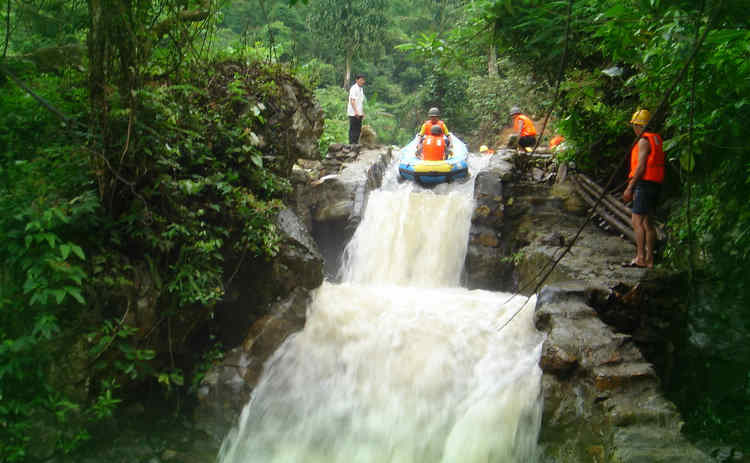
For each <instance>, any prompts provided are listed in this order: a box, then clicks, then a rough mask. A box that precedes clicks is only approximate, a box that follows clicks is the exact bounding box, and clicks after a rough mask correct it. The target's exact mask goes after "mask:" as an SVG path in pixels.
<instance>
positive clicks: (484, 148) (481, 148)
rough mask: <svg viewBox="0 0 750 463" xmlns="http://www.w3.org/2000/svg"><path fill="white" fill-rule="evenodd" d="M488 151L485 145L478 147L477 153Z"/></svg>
mask: <svg viewBox="0 0 750 463" xmlns="http://www.w3.org/2000/svg"><path fill="white" fill-rule="evenodd" d="M489 150H490V149H489V148H487V145H482V146H480V147H479V152H480V153H484V152H485V151H489Z"/></svg>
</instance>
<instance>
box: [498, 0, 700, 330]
mask: <svg viewBox="0 0 750 463" xmlns="http://www.w3.org/2000/svg"><path fill="white" fill-rule="evenodd" d="M571 3H572V1H571ZM568 20H570V17H568ZM712 23H713V18H711V19H710V20H709V21H708V23H706V28H705V30H704V31H703V34H702V35H701V36H700V37H699V38H697V39H696V43H695V45H694V47H693V51H692V53H691V54H690V56H689V57H688V59H687V61H686V62H685V64H684V65H683V67H682V69H681V70H680V72H679V74H678V75H677V77H676V78H675V80H674V82H672V85H671V86H670V87H669V89H668V90H667V91H666V93H665V94H664V96H663V97H662V99H661V102H660V103H659V106H658V107H657V109H656V111H655V112H654V115H653V117H652V118H651V119H650V120H649V121H648V122H647V123H646V124H645V125H644V127H643V130H642V131H641V133H644V132H646V131H647V130H648V128H649V127H650V125H651V123H652V122H653V121H654V120H656V119H657V116H658V115H660V114H661V113H662V112H664V108H665V107H666V103H667V100H668V99H669V97H670V96H671V95H672V92H673V91H674V89H675V88H676V87H677V84H678V83H680V82H681V81H682V79H683V78H684V77H685V74H686V71H687V69H688V68H689V67H690V64H691V63H692V62H693V60H694V59H695V56H696V55H697V54H698V50H700V47H701V45H702V44H703V41H704V40H705V39H706V36H707V35H708V32H709V31H710V30H711V24H712ZM699 27H700V26H699ZM696 35H697V34H696ZM566 40H567V37H566ZM566 46H567V44H566ZM640 138H641V137H640V136H637V137H635V140H633V143H632V144H631V145H630V149H629V150H628V151H627V154H626V155H625V157H623V160H622V162H621V163H620V164H618V165H617V166H616V168H615V169H614V170H613V171H612V174H611V175H610V176H609V180H608V181H607V184H606V185H605V186H604V188H602V192H601V194H600V195H599V197H598V198H597V200H596V203H595V204H594V206H593V207H592V208H591V212H590V213H589V214H588V216H587V217H586V220H585V221H584V222H583V223H582V224H581V226H580V227H578V230H577V231H576V234H575V236H573V239H572V240H571V241H570V243H569V244H568V245H567V246H566V247H565V248H564V249H563V251H562V253H561V254H560V256H559V257H557V258H556V259H553V260H551V261H549V262H547V264H545V265H544V267H542V270H541V271H540V272H539V273H537V275H536V276H535V277H534V279H533V280H536V277H537V276H538V275H539V274H541V273H542V272H543V271H544V269H546V268H547V267H548V266H549V265H550V262H551V267H550V268H549V270H548V271H547V272H546V273H545V274H544V276H543V277H542V279H541V280H540V281H539V282H538V283H537V285H536V286H535V287H534V291H532V293H531V294H536V293H537V292H538V291H539V289H540V288H541V286H542V285H543V284H544V282H545V281H546V280H547V278H548V277H549V276H550V274H552V271H553V270H554V269H555V267H556V266H557V264H558V263H559V262H560V261H561V260H562V259H563V257H565V256H566V255H567V254H568V252H570V249H571V248H572V247H573V245H574V244H575V243H576V241H577V240H578V238H579V237H580V235H581V232H583V229H584V228H585V227H586V225H588V224H589V222H590V221H591V219H592V217H593V216H594V211H595V210H596V208H597V207H599V205H600V204H601V202H602V199H603V198H604V196H605V195H606V194H607V190H608V189H609V187H610V185H611V184H612V182H613V181H614V179H615V176H616V175H617V172H618V171H619V169H620V166H621V165H622V164H625V163H626V162H627V160H628V158H629V156H630V152H631V151H632V149H633V148H634V147H635V145H636V144H637V143H638V141H639V140H640ZM537 144H538V143H537ZM535 149H536V147H535ZM533 280H532V281H533ZM522 289H525V288H522ZM517 295H519V292H518V291H517V292H515V293H514V294H513V295H511V297H510V298H508V301H506V303H507V302H509V301H510V300H512V299H513V298H514V297H516V296H517ZM530 299H531V295H529V296H528V297H527V298H526V301H525V302H524V303H523V304H522V305H521V307H520V308H519V309H518V310H516V312H515V313H513V315H512V316H511V317H510V318H509V319H508V320H507V321H506V322H505V323H503V324H502V325H501V326H500V327H499V328H498V331H500V330H502V329H503V328H505V327H506V326H507V325H508V324H509V323H510V322H511V321H513V319H514V318H515V317H516V316H517V315H518V314H519V313H520V312H521V311H522V310H523V309H524V308H525V307H526V304H528V302H529V300H530Z"/></svg>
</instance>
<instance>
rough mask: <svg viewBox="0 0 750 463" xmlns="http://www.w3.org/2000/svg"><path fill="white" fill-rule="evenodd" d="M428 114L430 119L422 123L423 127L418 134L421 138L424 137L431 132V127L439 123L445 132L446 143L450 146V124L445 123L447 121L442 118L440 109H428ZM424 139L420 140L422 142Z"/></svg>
mask: <svg viewBox="0 0 750 463" xmlns="http://www.w3.org/2000/svg"><path fill="white" fill-rule="evenodd" d="M427 116H428V117H429V119H428V120H427V121H425V123H424V124H422V127H421V128H420V129H419V133H418V134H417V135H418V136H419V137H420V139H423V138H424V136H425V135H427V134H429V133H430V129H431V128H432V127H433V126H435V125H437V126H440V129H441V131H442V133H443V134H445V143H446V144H447V145H448V146H450V144H451V140H450V134H451V133H450V132H449V131H448V126H446V125H445V122H443V121H441V120H440V110H439V109H437V108H430V110H429V111H427ZM421 142H422V141H421V140H420V143H421Z"/></svg>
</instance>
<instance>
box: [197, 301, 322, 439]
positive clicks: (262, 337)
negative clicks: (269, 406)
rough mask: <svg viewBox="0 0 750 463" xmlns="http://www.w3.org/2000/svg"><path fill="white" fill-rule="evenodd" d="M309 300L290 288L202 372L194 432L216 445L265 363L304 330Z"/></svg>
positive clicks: (248, 396)
mask: <svg viewBox="0 0 750 463" xmlns="http://www.w3.org/2000/svg"><path fill="white" fill-rule="evenodd" d="M309 301H310V293H309V291H306V290H305V289H303V288H296V289H293V290H292V291H291V292H290V295H289V296H288V297H286V298H284V299H282V300H280V301H278V302H277V303H275V304H273V306H272V307H271V308H270V310H269V311H268V314H267V315H265V316H263V317H261V318H259V319H258V320H256V321H255V323H253V325H252V326H251V327H250V329H249V330H248V334H247V336H246V337H245V339H244V341H243V342H242V344H241V345H240V346H238V347H236V348H234V349H232V350H230V351H229V352H228V353H227V354H226V355H225V357H224V359H223V360H222V361H221V362H219V363H218V364H217V365H214V366H213V367H212V368H211V369H210V370H209V371H208V373H206V375H205V377H204V379H203V381H202V382H201V384H200V388H199V390H198V401H199V403H198V406H197V407H196V411H195V415H194V418H195V422H196V426H197V428H198V429H200V430H202V431H204V432H206V433H208V434H209V435H210V436H212V437H213V439H215V440H216V442H220V441H221V439H223V438H224V436H225V435H226V434H227V432H229V430H230V429H231V427H232V426H234V425H235V424H236V422H237V418H238V416H239V413H240V412H241V411H242V408H243V407H244V406H245V404H246V403H247V401H248V400H249V399H250V394H251V393H252V391H253V388H254V387H255V386H256V384H257V383H258V380H259V379H260V376H261V374H262V372H263V366H264V364H265V362H266V360H267V359H268V358H269V357H270V356H271V354H273V352H275V351H276V349H277V348H278V347H279V346H280V345H281V344H282V343H283V342H284V341H285V340H286V339H287V338H288V337H289V336H290V335H291V334H293V333H295V332H297V331H299V330H301V329H302V328H303V327H304V324H305V311H306V308H307V304H308V303H309Z"/></svg>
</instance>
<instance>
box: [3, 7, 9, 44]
mask: <svg viewBox="0 0 750 463" xmlns="http://www.w3.org/2000/svg"><path fill="white" fill-rule="evenodd" d="M8 43H10V0H8V8H7V11H6V12H5V45H4V46H3V59H5V56H6V55H7V53H8Z"/></svg>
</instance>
